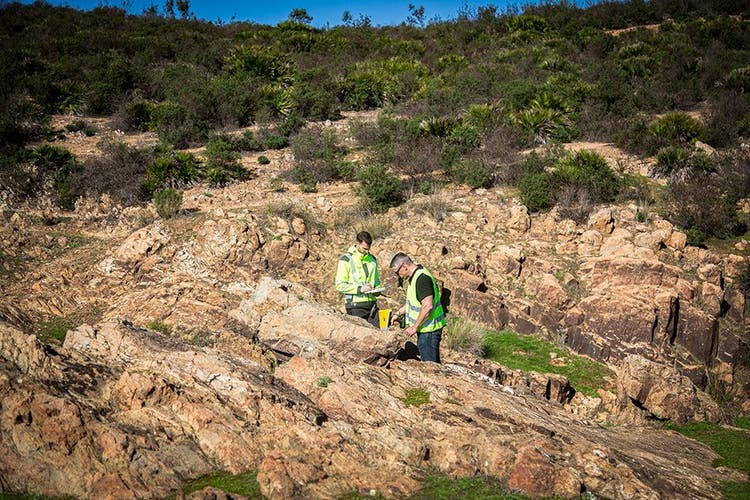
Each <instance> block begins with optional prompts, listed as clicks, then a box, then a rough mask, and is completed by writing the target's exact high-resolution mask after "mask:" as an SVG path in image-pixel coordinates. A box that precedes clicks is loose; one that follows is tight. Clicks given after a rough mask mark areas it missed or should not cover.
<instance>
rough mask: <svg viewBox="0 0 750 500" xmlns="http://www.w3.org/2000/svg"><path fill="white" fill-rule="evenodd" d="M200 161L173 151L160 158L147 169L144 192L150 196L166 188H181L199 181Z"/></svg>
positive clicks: (189, 155) (187, 154) (188, 154)
mask: <svg viewBox="0 0 750 500" xmlns="http://www.w3.org/2000/svg"><path fill="white" fill-rule="evenodd" d="M199 176H200V161H199V160H198V159H197V158H196V157H195V156H194V155H193V154H191V153H183V152H179V151H171V152H168V153H165V154H162V155H161V156H159V157H158V158H157V159H156V160H155V161H154V162H153V163H151V164H150V165H149V166H148V168H147V169H146V181H145V183H144V190H145V192H146V193H148V194H153V193H154V192H155V191H157V190H159V189H164V188H181V187H185V186H187V185H188V184H190V183H191V182H195V181H197V180H199Z"/></svg>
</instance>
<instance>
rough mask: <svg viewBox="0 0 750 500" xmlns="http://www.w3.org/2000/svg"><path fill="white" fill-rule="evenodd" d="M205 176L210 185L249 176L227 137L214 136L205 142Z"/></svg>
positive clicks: (221, 184) (218, 184) (217, 184)
mask: <svg viewBox="0 0 750 500" xmlns="http://www.w3.org/2000/svg"><path fill="white" fill-rule="evenodd" d="M205 154H206V164H205V174H204V175H205V178H206V180H207V181H208V183H209V184H210V185H211V186H223V185H225V184H227V183H228V182H230V181H234V180H242V179H247V178H248V177H250V173H249V172H248V171H247V170H245V169H244V168H243V167H242V165H241V164H240V162H239V160H240V155H239V153H237V152H236V151H235V147H234V145H233V143H232V141H231V140H230V139H229V138H227V137H222V136H215V137H213V138H212V139H211V140H210V141H209V142H208V144H206V150H205Z"/></svg>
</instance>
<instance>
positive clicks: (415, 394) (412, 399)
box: [402, 389, 430, 406]
mask: <svg viewBox="0 0 750 500" xmlns="http://www.w3.org/2000/svg"><path fill="white" fill-rule="evenodd" d="M402 401H403V402H404V404H405V405H406V406H422V405H423V404H425V403H429V402H430V393H429V392H427V391H425V390H424V389H407V390H406V395H405V396H404V399H402Z"/></svg>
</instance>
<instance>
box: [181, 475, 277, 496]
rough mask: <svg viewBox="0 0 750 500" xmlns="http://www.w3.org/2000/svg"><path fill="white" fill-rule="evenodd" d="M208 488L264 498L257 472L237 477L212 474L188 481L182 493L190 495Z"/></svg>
mask: <svg viewBox="0 0 750 500" xmlns="http://www.w3.org/2000/svg"><path fill="white" fill-rule="evenodd" d="M207 486H212V487H214V488H217V489H220V490H222V491H225V492H227V493H234V494H236V495H242V496H245V497H247V498H251V499H254V498H263V496H262V495H261V494H260V486H258V473H257V471H248V472H243V473H242V474H237V475H233V474H230V473H229V472H212V473H211V474H207V475H205V476H201V477H197V478H195V479H190V480H188V481H186V482H185V484H183V486H182V491H183V492H184V493H185V494H186V495H189V494H190V493H193V492H195V491H200V490H202V489H203V488H205V487H207Z"/></svg>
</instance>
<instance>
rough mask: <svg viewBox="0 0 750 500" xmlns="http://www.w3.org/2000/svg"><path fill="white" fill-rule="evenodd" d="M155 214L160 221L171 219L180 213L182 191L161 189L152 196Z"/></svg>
mask: <svg viewBox="0 0 750 500" xmlns="http://www.w3.org/2000/svg"><path fill="white" fill-rule="evenodd" d="M154 205H155V206H156V213H157V214H159V217H161V218H162V219H171V218H172V217H174V216H175V215H177V214H178V213H179V212H180V208H181V207H182V191H180V190H179V189H171V188H167V189H162V190H161V191H158V192H157V193H156V195H155V196H154Z"/></svg>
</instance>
